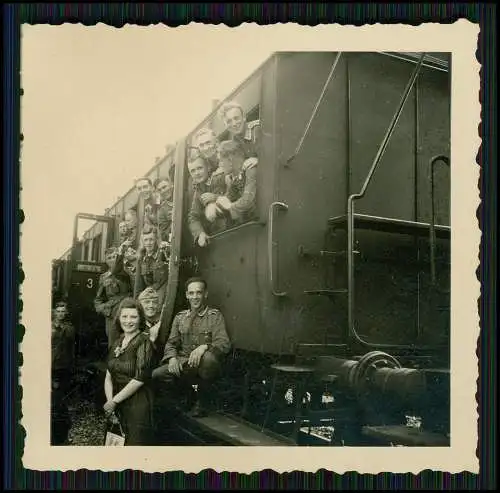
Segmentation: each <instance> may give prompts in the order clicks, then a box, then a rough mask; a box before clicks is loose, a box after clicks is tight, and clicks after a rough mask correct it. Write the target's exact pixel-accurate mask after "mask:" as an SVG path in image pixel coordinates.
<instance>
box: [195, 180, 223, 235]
mask: <svg viewBox="0 0 500 493" xmlns="http://www.w3.org/2000/svg"><path fill="white" fill-rule="evenodd" d="M225 191H226V183H225V180H224V173H223V172H220V173H215V174H212V175H211V176H210V177H209V178H208V180H207V181H206V182H204V183H199V184H196V185H194V186H193V199H192V202H191V209H190V210H189V213H188V225H189V230H190V231H191V234H192V236H193V239H194V241H196V240H197V239H198V236H200V234H201V233H203V232H205V233H207V234H215V233H217V232H219V231H223V230H224V229H225V228H226V226H227V218H226V217H225V216H220V217H218V218H217V219H216V220H215V221H214V222H213V223H211V222H209V221H208V220H207V218H206V216H205V208H206V206H207V205H208V204H209V203H210V202H215V200H216V199H217V197H218V196H219V195H224V193H225Z"/></svg>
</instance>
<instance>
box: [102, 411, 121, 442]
mask: <svg viewBox="0 0 500 493" xmlns="http://www.w3.org/2000/svg"><path fill="white" fill-rule="evenodd" d="M115 425H118V427H119V429H120V432H119V433H113V431H112V430H113V428H114V426H115ZM124 445H125V433H124V431H123V428H122V425H121V423H120V420H119V419H118V418H117V417H116V415H113V416H112V422H111V426H110V429H108V430H107V431H106V438H105V440H104V446H105V447H123V446H124Z"/></svg>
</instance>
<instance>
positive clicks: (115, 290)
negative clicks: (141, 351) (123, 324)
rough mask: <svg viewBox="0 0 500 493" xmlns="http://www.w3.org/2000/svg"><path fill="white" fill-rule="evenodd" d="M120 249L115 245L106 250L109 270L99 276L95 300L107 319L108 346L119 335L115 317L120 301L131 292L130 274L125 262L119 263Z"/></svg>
mask: <svg viewBox="0 0 500 493" xmlns="http://www.w3.org/2000/svg"><path fill="white" fill-rule="evenodd" d="M117 257H118V249H117V248H115V247H111V248H108V249H107V250H106V263H107V264H108V270H107V271H106V272H104V273H103V274H101V276H100V277H99V287H98V289H97V295H96V298H95V300H94V306H95V310H96V312H97V313H102V314H103V315H104V317H105V319H106V335H107V336H108V348H109V347H111V346H112V345H113V342H114V341H115V339H116V338H117V337H118V335H119V334H118V333H117V331H116V327H115V324H114V318H115V315H116V310H117V309H118V305H119V304H120V301H122V300H123V299H124V298H126V297H127V296H130V294H131V284H130V277H129V274H127V272H126V271H125V270H124V269H123V264H117V262H116V260H117Z"/></svg>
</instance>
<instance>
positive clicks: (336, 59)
mask: <svg viewBox="0 0 500 493" xmlns="http://www.w3.org/2000/svg"><path fill="white" fill-rule="evenodd" d="M341 55H342V52H341V51H339V52H338V53H337V56H336V57H335V60H334V62H333V65H332V68H331V69H330V73H329V74H328V77H327V78H326V82H325V83H324V85H323V90H322V91H321V94H320V95H319V98H318V100H317V101H316V104H315V105H314V109H313V111H312V113H311V117H310V118H309V121H308V122H307V125H306V128H305V129H304V132H303V134H302V137H301V138H300V140H299V143H298V144H297V147H296V149H295V151H294V153H293V154H292V155H291V156H290V157H289V158H288V159H287V160H286V161H285V167H286V166H289V165H290V163H291V162H292V161H293V160H294V159H295V158H296V157H297V155H298V153H299V152H300V149H301V148H302V145H303V144H304V140H305V139H306V137H307V134H308V133H309V129H310V128H311V124H312V121H313V120H314V117H315V116H316V113H317V112H318V109H319V105H320V104H321V101H323V98H324V97H325V94H326V89H327V88H328V85H329V84H330V81H331V80H332V78H333V74H334V73H335V69H336V68H337V64H338V63H339V61H340V57H341Z"/></svg>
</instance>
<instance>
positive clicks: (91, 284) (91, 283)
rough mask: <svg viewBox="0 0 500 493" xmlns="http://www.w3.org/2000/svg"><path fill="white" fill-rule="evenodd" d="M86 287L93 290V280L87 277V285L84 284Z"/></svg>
mask: <svg viewBox="0 0 500 493" xmlns="http://www.w3.org/2000/svg"><path fill="white" fill-rule="evenodd" d="M86 286H87V287H88V288H89V289H92V288H93V286H94V280H93V279H92V278H91V277H89V278H88V279H87V284H86Z"/></svg>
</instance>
